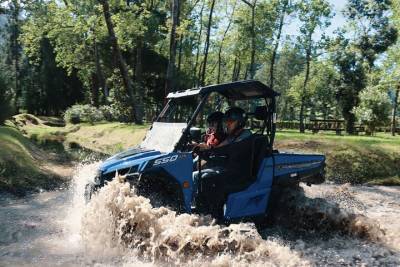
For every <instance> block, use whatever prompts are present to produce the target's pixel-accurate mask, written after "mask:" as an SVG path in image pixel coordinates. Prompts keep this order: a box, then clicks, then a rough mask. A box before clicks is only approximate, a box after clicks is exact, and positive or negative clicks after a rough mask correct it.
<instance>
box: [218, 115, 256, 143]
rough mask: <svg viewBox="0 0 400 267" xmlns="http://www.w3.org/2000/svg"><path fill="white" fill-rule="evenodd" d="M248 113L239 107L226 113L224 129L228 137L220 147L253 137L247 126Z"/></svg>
mask: <svg viewBox="0 0 400 267" xmlns="http://www.w3.org/2000/svg"><path fill="white" fill-rule="evenodd" d="M246 120H247V118H246V112H245V111H244V110H243V109H241V108H239V107H232V108H230V109H228V110H227V111H226V112H225V115H224V128H225V132H226V135H227V137H226V138H225V140H224V141H223V142H222V143H221V144H220V145H219V146H225V145H228V144H232V143H234V142H239V141H242V140H244V139H246V138H248V137H250V136H251V135H252V133H251V131H250V130H249V129H244V126H245V125H246Z"/></svg>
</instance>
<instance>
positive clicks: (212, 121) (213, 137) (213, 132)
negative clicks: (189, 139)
mask: <svg viewBox="0 0 400 267" xmlns="http://www.w3.org/2000/svg"><path fill="white" fill-rule="evenodd" d="M223 118H224V113H222V112H220V111H215V112H213V113H211V114H210V115H208V117H207V125H208V129H207V130H206V135H205V138H204V143H200V144H198V147H199V149H201V150H205V149H210V148H214V147H217V146H218V145H219V144H220V143H221V142H222V141H223V140H224V139H225V136H226V135H225V133H224V129H223V126H222V120H223Z"/></svg>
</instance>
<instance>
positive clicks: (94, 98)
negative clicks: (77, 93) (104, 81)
mask: <svg viewBox="0 0 400 267" xmlns="http://www.w3.org/2000/svg"><path fill="white" fill-rule="evenodd" d="M91 80H92V81H91V83H90V87H91V89H92V90H91V91H92V92H91V104H92V105H93V106H95V107H96V108H98V107H99V83H98V78H97V75H96V73H94V72H93V73H92V79H91Z"/></svg>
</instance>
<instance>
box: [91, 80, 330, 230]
mask: <svg viewBox="0 0 400 267" xmlns="http://www.w3.org/2000/svg"><path fill="white" fill-rule="evenodd" d="M278 95H279V94H278V93H277V92H275V91H273V90H272V89H270V88H269V87H268V86H266V85H264V84H263V83H261V82H259V81H255V80H245V81H237V82H231V83H224V84H218V85H211V86H205V87H200V88H194V89H188V90H183V91H177V92H173V93H170V94H169V95H168V96H167V100H168V101H167V103H166V105H165V107H164V109H163V110H162V111H161V113H160V114H159V116H158V117H157V118H156V119H155V121H154V122H153V124H152V126H151V128H150V130H149V131H148V132H147V135H146V137H145V139H144V140H143V142H142V143H141V144H140V145H139V146H137V147H135V148H132V149H129V150H127V151H124V152H122V153H119V154H116V155H114V156H112V157H111V158H108V159H107V160H105V161H104V162H103V163H102V164H101V166H100V168H99V170H98V173H97V175H96V177H95V179H94V181H93V183H90V184H88V185H87V186H86V192H85V195H86V198H87V199H88V200H90V198H91V195H92V194H93V193H95V191H96V190H97V189H98V188H100V187H102V186H104V184H105V183H107V181H110V180H112V179H113V178H114V177H115V175H116V172H118V174H119V175H124V176H126V180H127V181H128V182H130V183H131V184H132V185H133V186H135V187H136V188H137V190H138V193H139V194H142V195H144V196H146V197H149V198H150V200H151V201H152V203H153V204H155V205H166V206H169V207H171V208H173V209H175V210H177V211H178V212H187V213H193V212H195V213H202V214H211V215H212V216H214V217H216V218H217V219H219V220H223V221H228V222H231V221H236V220H242V219H249V218H250V219H252V218H257V219H259V218H264V217H265V216H267V215H268V214H269V212H270V209H271V206H273V205H274V203H275V202H274V200H276V198H278V197H279V194H280V192H281V189H282V188H285V187H288V186H293V185H294V186H296V185H298V184H299V183H300V182H304V183H307V184H308V185H310V184H317V183H322V182H323V181H324V167H325V157H324V156H323V155H307V154H291V153H280V152H278V151H277V150H274V148H273V143H274V137H275V129H276V127H275V121H276V113H275V112H276V111H275V110H276V108H275V98H276V97H277V96H278ZM224 101H226V103H225V104H224ZM210 103H211V104H212V105H210ZM207 105H209V106H212V108H208V107H207ZM228 106H239V107H242V108H243V109H248V111H247V113H246V115H247V117H248V127H249V128H250V130H251V131H252V133H253V135H252V136H251V137H248V138H246V139H244V140H242V141H240V142H235V143H232V144H229V145H226V146H222V147H217V148H213V149H209V150H204V151H195V153H194V152H193V146H192V144H193V141H199V140H201V137H200V136H201V134H202V133H201V131H202V130H201V128H199V127H195V126H196V125H197V123H199V124H200V123H201V118H202V117H204V116H205V115H207V113H211V112H212V111H215V110H223V109H224V107H225V109H226V108H227V107H228ZM191 108H192V109H191ZM249 109H251V110H249ZM207 110H208V112H207ZM182 114H189V115H188V118H182ZM179 121H184V122H179ZM197 126H198V125H197ZM195 156H198V157H199V161H198V162H200V164H194V163H193V159H194V157H195ZM204 161H205V162H213V165H214V166H218V167H219V168H218V169H219V171H218V172H216V173H215V174H214V175H207V176H204V178H201V179H199V181H198V182H197V183H193V180H192V175H193V172H194V171H199V172H200V175H199V177H202V175H201V172H202V164H201V162H204Z"/></svg>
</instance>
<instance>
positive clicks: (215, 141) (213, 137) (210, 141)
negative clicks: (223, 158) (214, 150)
mask: <svg viewBox="0 0 400 267" xmlns="http://www.w3.org/2000/svg"><path fill="white" fill-rule="evenodd" d="M222 141H223V138H222V137H221V136H219V135H218V134H217V133H216V132H215V131H214V130H213V129H208V130H207V132H206V136H205V143H206V144H207V146H209V147H216V146H218V145H219V144H220V143H221V142H222Z"/></svg>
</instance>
